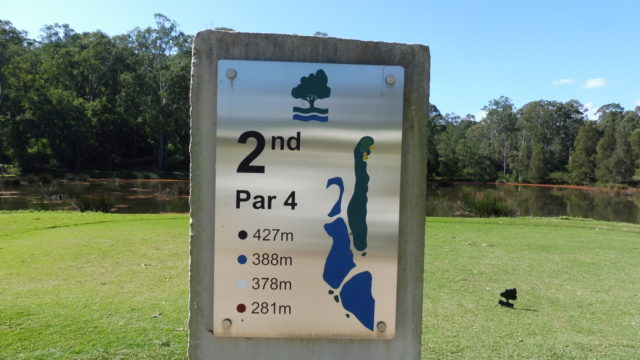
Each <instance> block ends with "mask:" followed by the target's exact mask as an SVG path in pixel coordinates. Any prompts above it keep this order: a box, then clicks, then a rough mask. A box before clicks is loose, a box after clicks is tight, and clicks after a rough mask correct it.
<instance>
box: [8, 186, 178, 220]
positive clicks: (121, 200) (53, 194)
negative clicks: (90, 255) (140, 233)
mask: <svg viewBox="0 0 640 360" xmlns="http://www.w3.org/2000/svg"><path fill="white" fill-rule="evenodd" d="M88 202H89V203H91V202H94V203H99V204H105V203H106V204H107V205H108V206H107V207H108V208H110V211H111V212H114V213H129V214H133V213H167V212H172V213H173V212H179V213H186V212H189V182H188V181H182V180H122V179H105V180H89V181H85V182H78V181H53V182H51V183H50V184H21V185H18V186H15V185H13V186H9V185H6V184H5V185H1V184H0V210H27V209H34V210H78V209H79V208H80V207H82V204H86V203H88Z"/></svg>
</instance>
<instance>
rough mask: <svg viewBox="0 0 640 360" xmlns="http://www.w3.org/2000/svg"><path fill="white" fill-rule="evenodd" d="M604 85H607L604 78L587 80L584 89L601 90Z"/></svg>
mask: <svg viewBox="0 0 640 360" xmlns="http://www.w3.org/2000/svg"><path fill="white" fill-rule="evenodd" d="M604 83H605V80H604V79H603V78H595V79H587V81H586V82H585V83H584V88H585V89H594V88H599V87H601V86H603V85H604Z"/></svg>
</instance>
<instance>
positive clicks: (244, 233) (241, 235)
mask: <svg viewBox="0 0 640 360" xmlns="http://www.w3.org/2000/svg"><path fill="white" fill-rule="evenodd" d="M238 237H239V238H240V240H244V239H246V238H247V232H246V231H244V230H240V232H239V233H238Z"/></svg>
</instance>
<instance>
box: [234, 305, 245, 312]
mask: <svg viewBox="0 0 640 360" xmlns="http://www.w3.org/2000/svg"><path fill="white" fill-rule="evenodd" d="M236 310H238V312H239V313H243V312H245V311H247V306H246V305H245V304H238V306H236Z"/></svg>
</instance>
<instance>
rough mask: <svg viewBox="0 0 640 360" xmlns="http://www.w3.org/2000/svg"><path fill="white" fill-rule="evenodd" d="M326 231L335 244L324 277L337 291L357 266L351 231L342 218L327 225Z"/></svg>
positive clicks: (326, 262) (325, 264)
mask: <svg viewBox="0 0 640 360" xmlns="http://www.w3.org/2000/svg"><path fill="white" fill-rule="evenodd" d="M324 230H325V231H326V232H327V234H328V235H329V236H331V238H332V239H333V244H332V245H331V250H329V255H327V260H326V261H325V263H324V272H323V273H322V277H323V279H324V281H325V282H326V283H327V284H329V286H331V287H332V288H334V289H337V288H338V287H340V284H342V281H344V278H345V277H346V276H347V274H348V273H349V271H351V269H353V268H354V267H355V266H356V264H355V263H354V262H353V252H351V240H350V239H349V230H347V224H346V223H345V222H344V220H343V219H342V218H341V217H340V218H337V219H335V220H334V221H333V222H332V223H329V224H325V225H324Z"/></svg>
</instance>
